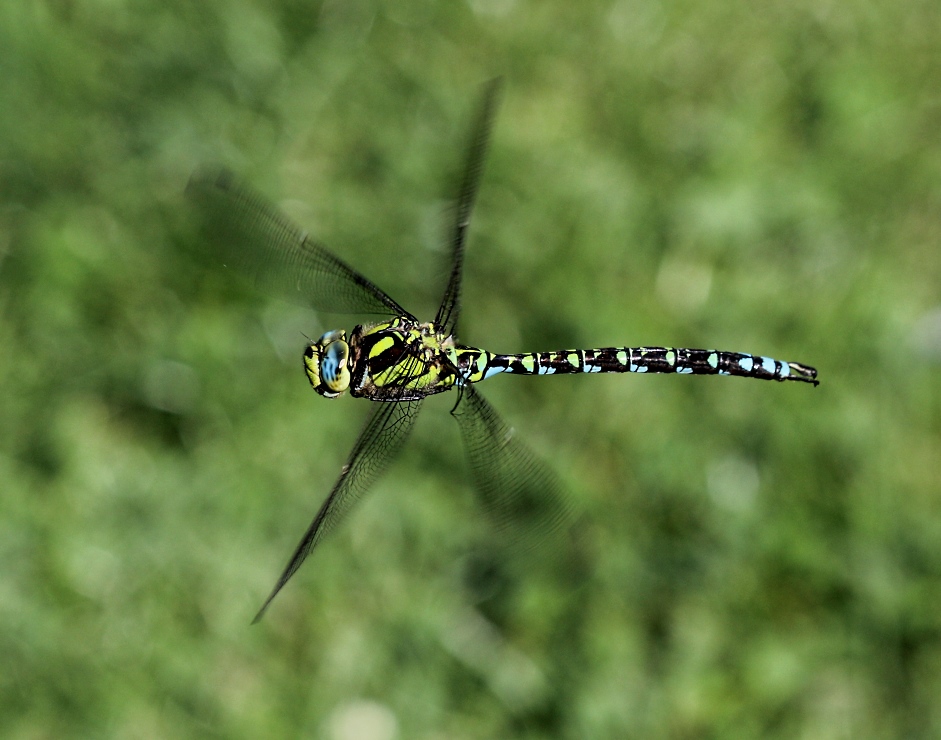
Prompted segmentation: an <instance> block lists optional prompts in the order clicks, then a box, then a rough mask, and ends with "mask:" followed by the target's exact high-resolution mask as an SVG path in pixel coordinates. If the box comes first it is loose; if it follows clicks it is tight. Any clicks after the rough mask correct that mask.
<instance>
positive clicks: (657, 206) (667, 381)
mask: <svg viewBox="0 0 941 740" xmlns="http://www.w3.org/2000/svg"><path fill="white" fill-rule="evenodd" d="M939 21H941V8H939V6H938V5H937V4H935V3H928V2H912V3H906V4H904V5H898V4H894V3H888V2H866V1H864V0H850V1H849V2H844V3H833V2H824V3H773V4H765V5H762V6H760V7H757V6H756V7H754V8H751V7H746V6H734V5H729V4H727V3H719V2H711V3H693V2H684V1H683V0H678V1H677V2H662V3H657V2H647V1H645V0H620V1H619V2H608V3H602V2H593V1H592V2H586V3H579V4H570V3H531V2H522V0H473V2H469V3H467V4H464V3H433V2H431V1H430V0H407V1H406V2H384V3H371V2H354V3H341V2H335V1H333V2H327V3H316V2H312V3H307V2H300V0H285V1H283V2H257V1H253V0H244V1H243V2H239V3H234V4H233V3H222V2H218V1H217V2H205V3H200V4H196V5H192V4H189V3H182V2H172V1H171V2H163V3H156V2H135V3H130V2H121V1H120V0H116V1H115V2H111V3H108V4H103V3H95V2H78V1H76V2H40V3H7V4H4V5H3V7H2V9H0V49H3V51H2V53H0V102H2V104H0V345H2V346H3V348H4V351H3V359H0V385H2V388H3V392H2V393H0V488H2V493H0V563H3V566H2V569H0V656H2V663H3V666H4V667H3V669H2V670H0V734H2V735H3V736H4V737H11V738H36V737H53V736H55V737H62V736H74V737H95V736H113V737H205V736H219V737H258V736H268V737H297V736H301V735H304V736H318V737H328V738H353V737H355V738H367V739H368V738H375V739H376V740H378V739H380V738H390V737H395V736H398V737H405V738H413V737H417V738H441V737H447V738H478V737H479V738H491V737H579V738H581V737H592V738H602V737H612V738H622V737H759V736H760V737H782V738H783V737H813V738H831V737H833V738H836V737H840V738H842V737H853V738H862V737H867V738H890V737H891V738H895V737H911V738H915V737H935V736H938V735H939V734H941V711H939V709H938V704H937V701H936V699H937V696H938V695H939V693H941V617H939V610H938V608H937V605H938V604H939V603H941V490H939V484H938V478H939V473H941V464H939V462H938V461H939V460H941V392H939V389H941V381H939V379H938V371H939V361H941V328H939V327H941V307H939V304H941V288H939V286H941V250H939V248H938V244H939V242H941V220H939V219H941V217H939V214H941V187H939V184H938V183H939V182H941V139H939V133H938V132H939V130H941V127H939V124H941V96H939V93H938V90H941V56H939V55H938V53H937V49H938V47H939V42H941V38H939V36H941V34H939V31H938V29H939V28H941V23H939ZM496 74H501V75H504V76H505V78H506V82H507V85H506V91H505V95H504V103H503V106H502V109H501V111H500V114H499V116H498V121H497V126H496V130H495V134H494V139H493V146H492V154H491V157H490V161H489V163H488V169H487V172H486V174H485V179H484V185H483V190H482V192H481V198H480V201H479V204H478V209H477V212H476V214H475V221H474V225H473V228H472V235H471V244H470V251H469V254H468V263H467V273H466V274H467V282H466V293H465V312H464V318H463V326H462V339H463V340H464V341H465V342H468V343H474V344H480V345H482V346H486V347H488V348H492V349H495V350H499V351H519V350H524V349H533V350H535V349H551V348H560V347H566V346H597V345H610V344H620V343H624V344H676V345H684V344H685V345H692V346H715V347H719V348H723V349H731V350H743V351H748V352H756V353H761V354H769V355H773V356H775V357H780V358H784V359H792V360H797V361H801V362H807V363H810V364H813V365H815V366H817V367H818V369H819V370H820V375H821V379H822V381H823V384H822V385H821V387H820V388H818V389H816V390H813V389H810V388H804V387H800V386H798V387H791V386H790V384H789V385H788V386H780V385H776V384H775V385H772V384H769V383H757V382H751V381H739V380H734V379H715V378H682V377H661V378H656V377H649V378H648V377H591V378H587V377H586V378H553V379H549V378H539V379H526V378H497V379H494V380H492V381H490V382H488V383H487V385H486V387H485V388H484V390H485V392H486V394H487V396H488V398H490V400H491V401H492V402H493V404H494V405H495V406H496V407H497V408H498V409H500V410H501V412H502V413H503V414H504V416H505V417H506V419H507V420H508V421H509V422H510V423H511V424H513V425H515V426H516V427H517V428H519V429H520V431H521V433H522V434H524V435H525V437H526V439H527V440H528V441H529V442H530V443H531V444H532V445H533V446H534V447H535V448H536V449H538V450H539V451H540V453H541V454H543V455H544V456H546V457H547V458H548V459H550V460H551V461H552V463H553V465H554V467H555V468H556V469H557V470H558V471H559V472H560V473H561V474H562V475H563V476H564V477H565V479H566V481H567V482H568V484H569V486H570V488H571V490H572V495H573V497H574V498H575V499H576V500H577V501H578V502H579V504H580V505H581V506H582V507H583V508H584V509H585V511H586V515H587V519H588V522H589V524H588V527H589V534H590V547H589V556H590V576H589V577H588V578H587V579H586V581H585V582H584V583H582V584H581V586H580V588H578V589H571V588H570V584H566V583H565V581H564V579H562V578H559V579H556V580H553V579H552V578H551V576H546V575H545V574H542V575H539V576H536V575H534V577H533V578H532V579H531V580H527V579H509V580H507V579H504V580H501V579H500V578H499V577H493V578H492V577H488V576H487V575H486V574H479V573H478V574H477V575H476V576H475V575H474V567H473V562H474V559H473V557H472V556H471V553H472V552H473V549H472V547H471V543H473V542H474V540H475V537H476V536H477V535H478V534H479V533H480V532H481V531H482V530H483V524H482V522H481V521H480V520H479V518H478V517H477V516H476V514H475V511H474V509H473V505H472V501H471V494H470V492H469V488H468V485H469V475H468V472H467V470H466V469H465V467H464V463H463V459H462V453H461V450H460V446H459V438H458V435H457V432H456V429H453V428H452V426H453V424H452V423H451V420H450V419H449V418H448V414H447V411H448V409H449V408H450V405H449V404H450V403H451V402H452V401H451V400H450V399H437V401H440V403H439V402H434V403H429V404H428V406H429V408H428V410H427V411H426V412H425V414H424V417H423V419H422V421H421V422H420V423H419V426H418V429H417V432H416V435H415V438H414V439H413V440H412V442H411V443H410V445H409V447H408V450H407V452H406V454H405V455H404V456H403V458H402V460H401V461H400V462H398V463H397V464H396V465H395V466H394V467H393V469H392V470H391V471H390V473H389V474H388V475H387V476H386V477H385V478H384V479H383V480H382V482H381V483H380V484H379V485H378V486H377V487H376V490H375V491H374V492H373V494H372V495H371V496H370V497H369V499H368V500H367V501H366V502H365V503H364V504H363V505H362V506H361V507H359V508H358V509H357V510H356V512H355V513H354V514H353V516H352V517H351V519H350V520H349V521H348V522H347V523H346V524H345V526H344V527H342V528H341V530H340V531H339V532H338V533H337V534H336V536H334V537H332V538H331V539H330V541H329V542H328V543H326V544H325V545H324V547H323V548H322V549H320V550H318V552H317V553H316V554H315V556H314V557H313V558H312V559H311V560H310V561H309V563H308V564H307V565H306V566H305V567H304V569H303V570H302V571H301V572H300V573H299V575H298V576H297V578H296V579H295V580H294V581H293V582H292V583H291V584H290V586H289V587H288V588H287V589H286V590H285V592H284V593H283V594H282V595H281V596H279V598H278V600H277V601H276V602H275V603H274V605H273V608H272V610H271V611H270V613H269V614H268V616H267V618H266V619H265V621H264V622H263V623H262V624H261V625H260V626H259V627H255V628H249V627H248V622H249V620H250V619H251V616H252V615H253V613H254V611H255V610H256V609H257V608H258V606H259V604H260V603H261V600H262V599H263V598H264V596H265V595H266V594H267V592H268V590H269V589H270V587H271V585H272V583H273V582H274V579H275V577H276V576H277V574H278V572H279V569H280V567H281V566H282V565H283V562H284V561H285V560H286V558H287V556H288V554H289V553H290V551H291V548H292V547H293V546H294V544H295V542H296V539H297V538H298V536H299V535H300V533H301V532H302V531H303V528H304V527H305V526H306V524H307V522H308V521H309V519H310V517H311V516H312V514H313V513H314V511H315V510H316V508H317V506H318V505H319V503H320V500H321V497H322V496H324V495H325V494H326V492H327V490H328V489H329V486H330V484H331V482H332V480H333V478H334V476H335V475H336V474H337V471H338V470H339V467H340V465H341V464H342V461H343V459H344V456H345V454H346V451H347V450H348V448H349V446H350V445H351V443H352V440H353V439H354V437H355V434H356V431H357V429H358V425H359V424H360V422H361V419H362V417H363V414H364V411H365V409H364V408H362V406H363V403H362V402H360V403H357V402H355V401H351V400H350V399H344V400H341V401H338V402H336V403H327V402H325V401H323V400H322V399H319V398H318V397H316V396H315V395H314V394H312V393H311V392H310V389H309V388H308V387H307V384H306V382H305V381H304V379H303V377H302V375H301V372H300V368H299V366H300V363H299V362H298V359H299V354H300V350H301V348H302V346H303V339H302V337H301V336H300V331H304V332H306V333H307V334H309V335H312V336H316V335H317V334H318V333H319V332H321V331H322V330H324V329H326V328H333V327H332V325H330V324H324V323H322V322H323V319H322V318H321V317H317V316H314V315H312V314H309V313H305V312H302V311H297V310H295V309H291V308H288V307H285V306H282V305H280V304H267V303H266V302H265V300H264V299H263V298H259V297H257V296H252V295H251V294H249V293H247V292H246V291H244V290H242V289H241V288H240V287H239V286H236V285H232V284H230V283H229V282H227V280H226V276H225V274H223V273H221V272H217V271H213V270H212V269H206V267H205V263H204V261H201V260H200V259H199V249H200V245H199V244H198V243H196V242H195V241H194V240H193V238H192V234H191V233H190V231H189V228H188V224H187V221H186V219H185V213H184V204H183V202H182V195H181V194H182V190H183V187H184V185H185V183H186V179H187V177H188V175H189V173H190V172H191V171H192V169H193V168H194V167H195V166H196V165H197V164H199V163H200V162H204V161H221V162H223V163H226V164H228V165H229V166H230V167H232V168H233V169H235V170H236V171H238V172H239V173H240V174H241V175H242V176H244V177H245V178H247V179H249V180H250V181H251V182H253V183H254V184H255V185H256V186H257V187H258V188H260V189H262V190H264V191H266V192H267V193H269V194H270V195H271V196H272V197H274V198H278V199H281V200H282V202H283V204H284V206H285V208H286V209H288V210H289V211H290V212H291V213H292V215H294V216H295V217H296V218H297V219H298V220H299V221H300V222H301V223H303V224H304V225H305V227H307V228H309V229H311V230H312V231H313V232H315V233H316V234H318V236H320V238H321V239H322V240H323V241H324V242H326V243H327V244H329V245H331V246H332V247H333V248H334V250H335V251H337V252H338V253H339V254H341V255H342V256H343V257H344V258H345V259H348V260H349V261H350V262H351V263H352V264H353V265H355V266H357V267H359V268H361V269H362V270H363V271H364V272H366V274H367V275H368V276H370V277H371V278H372V279H374V280H375V281H376V282H378V283H379V284H380V285H381V286H383V288H385V289H386V290H388V291H389V292H390V294H391V295H393V296H394V297H395V298H396V299H398V300H399V301H401V302H402V303H404V305H405V306H406V307H408V308H409V309H410V310H412V311H415V312H418V313H419V315H427V316H431V315H433V311H434V307H435V301H436V297H437V295H438V293H439V291H440V289H441V288H440V286H439V282H443V275H444V269H445V268H444V266H443V264H442V256H443V255H442V250H441V243H440V236H441V234H442V233H443V215H444V214H445V212H446V209H445V204H444V199H446V198H448V197H450V195H451V193H453V191H454V187H455V178H456V174H457V168H458V166H459V163H460V160H461V146H462V142H463V140H464V135H465V132H466V128H467V125H468V124H469V121H470V116H471V113H472V110H473V103H474V101H475V99H476V95H477V92H478V90H479V84H480V83H481V82H482V81H484V80H485V79H487V78H489V77H492V76H493V75H496ZM327 318H328V319H329V318H330V317H327Z"/></svg>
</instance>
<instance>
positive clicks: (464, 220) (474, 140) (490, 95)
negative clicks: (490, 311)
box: [435, 77, 502, 335]
mask: <svg viewBox="0 0 941 740" xmlns="http://www.w3.org/2000/svg"><path fill="white" fill-rule="evenodd" d="M501 83H502V81H501V80H500V78H499V77H498V78H496V79H494V80H491V81H490V82H488V83H487V86H486V88H485V89H484V95H483V100H482V101H481V103H480V108H479V109H478V111H477V117H476V118H475V119H474V126H473V128H472V130H471V142H470V147H469V148H468V150H467V160H466V163H465V165H464V176H463V179H462V181H461V190H460V192H459V194H458V199H457V209H456V213H455V220H454V229H453V231H452V233H451V274H450V276H449V278H448V286H447V288H446V289H445V291H444V298H443V299H442V301H441V306H440V308H438V315H437V316H436V317H435V326H437V327H439V328H440V329H441V330H442V332H443V333H444V334H445V335H447V334H452V333H453V332H454V327H455V325H456V324H457V319H458V314H459V313H460V300H461V273H462V272H463V268H464V245H465V242H466V241H467V227H468V225H469V224H470V217H471V212H472V211H473V209H474V201H475V200H476V198H477V188H478V186H479V185H480V175H481V173H482V171H483V165H484V157H485V155H486V154H487V144H488V142H489V140H490V128H491V125H492V124H493V115H494V113H495V112H496V108H497V101H498V98H499V93H500V87H501Z"/></svg>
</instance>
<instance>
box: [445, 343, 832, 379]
mask: <svg viewBox="0 0 941 740" xmlns="http://www.w3.org/2000/svg"><path fill="white" fill-rule="evenodd" d="M458 357H459V358H460V365H461V369H462V370H463V371H464V372H465V373H467V376H466V377H467V379H468V380H469V381H470V382H477V381H479V380H484V379H486V378H489V377H491V376H493V375H496V374H498V373H513V374H516V375H557V374H558V375H561V374H567V373H677V374H680V375H682V374H689V375H737V376H740V377H745V378H759V379H761V380H778V381H783V380H798V381H801V382H804V383H813V384H814V385H817V371H816V370H815V369H814V368H812V367H809V366H807V365H802V364H800V363H798V362H784V361H781V360H775V359H773V358H770V357H762V356H759V355H750V354H744V353H741V352H721V351H718V350H712V349H688V348H674V347H602V348H599V349H585V350H560V351H556V352H531V353H523V354H511V355H500V354H494V353H491V352H486V351H485V350H479V349H475V348H472V347H460V348H459V349H458Z"/></svg>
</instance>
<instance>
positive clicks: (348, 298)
mask: <svg viewBox="0 0 941 740" xmlns="http://www.w3.org/2000/svg"><path fill="white" fill-rule="evenodd" d="M186 196H187V198H188V200H189V202H190V203H191V204H192V206H193V208H194V210H195V212H196V215H197V217H198V219H199V225H200V227H201V233H202V235H203V236H204V238H205V239H206V242H207V244H208V245H209V246H210V247H211V248H212V250H213V251H214V252H215V254H216V255H217V256H218V257H219V258H220V259H221V261H222V262H223V263H224V264H226V265H230V266H231V267H233V268H235V269H237V270H239V271H240V272H241V273H242V274H244V275H245V276H246V277H248V278H249V279H250V280H251V281H252V282H253V283H254V284H255V285H256V286H257V287H258V288H260V289H262V290H264V291H265V292H268V293H271V294H274V295H277V296H279V297H283V298H287V299H288V300H292V301H294V302H297V303H301V304H304V305H310V306H313V307H314V308H315V309H317V310H318V311H325V312H330V313H363V314H384V315H393V316H411V314H409V313H408V312H407V311H405V309H403V308H402V307H401V306H400V305H399V304H398V303H396V302H395V301H394V300H392V299H391V298H390V297H389V296H388V295H386V294H385V293H384V292H383V291H382V290H380V289H379V288H378V287H376V285H374V284H373V283H371V282H370V281H369V280H367V279H366V278H365V277H363V276H362V275H360V274H359V273H358V272H356V270H354V269H353V268H351V267H350V266H349V265H347V264H346V263H345V262H343V261H342V260H341V259H340V258H339V257H337V256H336V255H334V254H333V253H332V252H330V251H329V250H327V249H326V248H325V247H323V246H322V245H320V244H319V243H317V242H316V241H314V240H313V239H311V238H310V237H309V236H308V235H307V234H306V233H305V232H303V231H302V230H301V229H300V228H298V227H297V226H296V225H295V224H294V223H293V222H292V221H291V220H290V219H289V218H288V217H287V216H285V215H284V214H283V213H282V212H281V211H280V210H279V209H278V208H276V207H275V206H274V205H272V204H271V203H269V202H268V201H267V200H266V199H265V198H263V197H262V196H261V195H259V194H258V193H256V192H254V191H253V190H252V189H251V188H249V187H248V186H246V185H244V184H242V183H240V182H238V180H237V179H236V178H235V176H234V175H233V174H232V173H231V172H229V171H228V170H226V169H224V168H214V167H205V168H202V169H199V170H197V171H196V172H195V173H193V176H192V177H191V178H190V181H189V184H188V185H187V187H186Z"/></svg>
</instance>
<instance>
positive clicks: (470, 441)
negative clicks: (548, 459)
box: [452, 384, 574, 550]
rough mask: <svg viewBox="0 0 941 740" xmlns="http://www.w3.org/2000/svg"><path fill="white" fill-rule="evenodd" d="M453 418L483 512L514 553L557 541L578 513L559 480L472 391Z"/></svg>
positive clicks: (465, 392) (468, 389)
mask: <svg viewBox="0 0 941 740" xmlns="http://www.w3.org/2000/svg"><path fill="white" fill-rule="evenodd" d="M461 392H462V394H463V398H462V399H461V402H460V403H459V404H458V406H457V407H456V408H455V410H454V411H453V412H452V414H453V415H454V417H455V419H457V422H458V426H459V427H460V429H461V437H462V439H463V442H464V449H465V450H466V452H467V458H468V461H469V463H470V467H471V471H472V474H473V478H474V485H475V489H476V491H477V494H478V497H479V498H480V501H481V503H482V505H483V507H484V510H485V511H486V512H487V513H488V514H489V516H490V518H491V519H492V520H493V522H494V524H495V525H496V527H497V529H498V531H500V532H501V534H504V535H505V536H506V541H507V543H508V544H509V546H510V548H511V549H522V550H530V549H532V548H534V547H536V546H540V545H541V544H542V543H544V541H545V540H547V539H549V540H550V541H553V542H554V541H555V538H554V535H556V534H558V533H559V532H560V531H562V530H563V528H564V527H565V526H566V525H567V524H568V523H569V522H570V521H571V520H572V519H573V516H574V510H573V508H572V506H571V504H570V501H569V499H568V495H567V494H566V491H565V487H564V485H563V484H562V481H561V479H560V478H559V476H558V475H557V474H556V473H555V472H554V471H553V470H552V468H550V467H549V466H548V465H547V464H546V463H545V462H543V461H542V460H540V459H539V458H538V457H537V456H536V455H535V453H533V452H532V450H530V449H529V447H527V446H526V445H525V444H524V443H523V442H522V441H521V440H520V439H519V437H518V436H517V435H516V433H515V431H514V430H513V429H511V428H510V427H509V426H507V424H506V422H504V421H503V419H501V418H500V415H499V414H498V413H497V412H496V411H495V410H494V408H493V406H491V405H490V404H489V403H488V402H487V401H486V400H485V399H484V398H483V396H481V395H480V393H479V392H478V391H477V390H476V389H475V388H474V387H473V386H472V385H469V384H468V385H465V386H464V387H463V389H462V390H461Z"/></svg>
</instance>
